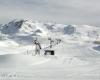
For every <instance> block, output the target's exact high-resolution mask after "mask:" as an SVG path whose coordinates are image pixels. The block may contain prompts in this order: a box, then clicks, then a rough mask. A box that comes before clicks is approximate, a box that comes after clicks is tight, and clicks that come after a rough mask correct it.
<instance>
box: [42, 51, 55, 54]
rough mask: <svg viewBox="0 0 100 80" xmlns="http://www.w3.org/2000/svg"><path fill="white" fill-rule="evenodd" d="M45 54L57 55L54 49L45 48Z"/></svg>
mask: <svg viewBox="0 0 100 80" xmlns="http://www.w3.org/2000/svg"><path fill="white" fill-rule="evenodd" d="M44 55H55V53H54V50H45V53H44Z"/></svg>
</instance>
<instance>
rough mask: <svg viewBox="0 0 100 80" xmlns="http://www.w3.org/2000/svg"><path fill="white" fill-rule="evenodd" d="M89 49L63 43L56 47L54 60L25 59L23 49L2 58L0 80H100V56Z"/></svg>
mask: <svg viewBox="0 0 100 80" xmlns="http://www.w3.org/2000/svg"><path fill="white" fill-rule="evenodd" d="M30 46H31V45H30ZM89 46H90V44H88V43H83V44H79V43H75V42H70V41H66V42H62V43H60V44H58V45H55V46H54V47H53V49H54V50H55V53H56V54H55V56H43V55H40V56H31V55H25V54H23V52H26V49H25V48H23V47H22V49H21V50H22V51H21V50H20V51H19V53H18V54H7V55H1V56H0V65H2V66H1V68H0V79H3V80H9V79H13V80H14V79H15V80H81V79H82V80H100V54H99V52H98V53H97V52H95V51H93V50H91V49H90V48H88V47H89ZM0 47H1V46H0ZM10 47H11V46H10ZM26 47H27V46H26ZM27 48H28V47H27ZM0 49H1V48H0ZM0 51H1V50H0ZM16 51H17V50H15V52H16ZM42 54H43V53H42ZM2 63H3V64H2ZM8 64H9V65H8Z"/></svg>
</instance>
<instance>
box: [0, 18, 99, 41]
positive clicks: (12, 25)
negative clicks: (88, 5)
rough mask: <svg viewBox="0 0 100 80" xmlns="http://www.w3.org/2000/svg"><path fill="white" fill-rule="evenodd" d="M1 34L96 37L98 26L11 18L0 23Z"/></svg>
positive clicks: (76, 37)
mask: <svg viewBox="0 0 100 80" xmlns="http://www.w3.org/2000/svg"><path fill="white" fill-rule="evenodd" d="M0 32H1V34H5V35H8V36H50V37H52V36H65V37H66V38H72V39H73V38H74V39H81V38H82V39H86V40H88V39H97V38H99V36H100V28H99V27H94V26H88V25H64V24H56V23H43V22H39V21H35V22H34V21H31V20H13V21H11V22H9V23H8V24H5V25H3V26H2V25H1V28H0Z"/></svg>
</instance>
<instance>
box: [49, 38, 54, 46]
mask: <svg viewBox="0 0 100 80" xmlns="http://www.w3.org/2000/svg"><path fill="white" fill-rule="evenodd" d="M48 40H50V48H52V46H53V43H54V41H53V40H52V39H51V38H48Z"/></svg>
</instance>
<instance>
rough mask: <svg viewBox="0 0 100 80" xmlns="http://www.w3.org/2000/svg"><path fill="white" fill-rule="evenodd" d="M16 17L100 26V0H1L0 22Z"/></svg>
mask: <svg viewBox="0 0 100 80" xmlns="http://www.w3.org/2000/svg"><path fill="white" fill-rule="evenodd" d="M16 18H17V19H32V20H40V21H44V22H45V21H50V22H51V21H52V22H57V23H64V24H88V25H93V26H100V22H99V21H100V0H0V23H6V22H9V21H10V20H13V19H16Z"/></svg>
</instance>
